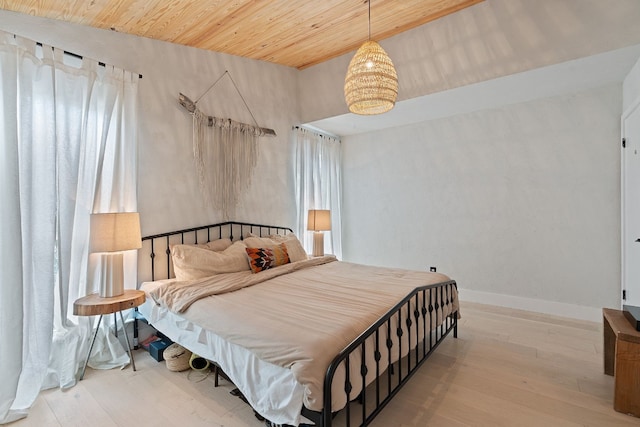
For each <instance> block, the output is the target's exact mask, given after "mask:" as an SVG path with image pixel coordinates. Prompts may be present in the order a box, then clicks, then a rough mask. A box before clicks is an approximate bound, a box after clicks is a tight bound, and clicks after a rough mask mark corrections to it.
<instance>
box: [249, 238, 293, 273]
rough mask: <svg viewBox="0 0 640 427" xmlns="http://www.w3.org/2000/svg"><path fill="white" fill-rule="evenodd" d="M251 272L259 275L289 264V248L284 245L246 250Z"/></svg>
mask: <svg viewBox="0 0 640 427" xmlns="http://www.w3.org/2000/svg"><path fill="white" fill-rule="evenodd" d="M245 250H246V252H247V255H248V257H249V265H250V266H251V271H253V272H254V273H259V272H261V271H264V270H268V269H270V268H273V267H278V266H280V265H284V264H288V263H289V255H288V254H287V247H286V246H285V245H284V243H281V244H279V245H275V246H273V247H271V248H246V249H245Z"/></svg>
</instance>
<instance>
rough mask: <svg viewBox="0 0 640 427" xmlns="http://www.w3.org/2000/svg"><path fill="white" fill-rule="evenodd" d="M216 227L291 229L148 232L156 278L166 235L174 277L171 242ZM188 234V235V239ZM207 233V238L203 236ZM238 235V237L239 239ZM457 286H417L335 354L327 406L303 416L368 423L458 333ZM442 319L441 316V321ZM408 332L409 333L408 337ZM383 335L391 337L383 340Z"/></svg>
mask: <svg viewBox="0 0 640 427" xmlns="http://www.w3.org/2000/svg"><path fill="white" fill-rule="evenodd" d="M216 229H217V230H216ZM212 230H216V231H215V232H214V233H213V236H214V240H215V239H221V238H225V237H228V238H229V239H231V240H234V232H239V237H238V238H239V239H243V238H244V236H245V233H246V232H250V233H254V234H256V235H258V236H261V237H262V236H264V235H270V234H286V233H287V232H292V230H291V229H290V228H288V227H280V226H269V225H261V224H252V223H245V222H236V221H227V222H223V223H219V224H211V225H206V226H202V227H194V228H188V229H184V230H178V231H173V232H168V233H161V234H155V235H152V236H146V237H143V238H142V240H143V245H144V242H145V241H150V252H149V254H150V258H151V260H150V261H151V277H150V279H151V280H156V269H155V267H156V263H157V262H158V260H156V258H157V253H156V252H155V242H156V240H158V239H161V240H164V244H163V246H165V250H164V254H163V256H166V267H167V269H166V273H167V274H166V276H165V277H164V278H169V277H171V275H172V271H171V262H170V261H171V257H170V249H169V247H170V245H171V244H172V243H181V244H184V243H199V239H200V242H202V243H206V242H209V241H211V240H212ZM178 235H179V236H180V238H179V239H178V240H177V241H176V236H178ZM185 236H187V238H186V239H185ZM172 238H173V239H174V240H173V241H172V240H171V239H172ZM205 238H206V240H204V239H205ZM238 238H235V240H237V239H238ZM203 240H204V241H203ZM140 261H142V260H140ZM454 288H455V290H456V291H457V284H456V282H455V281H453V280H451V281H446V282H442V283H437V284H434V285H427V286H421V287H418V288H416V289H414V290H413V291H412V292H411V293H410V294H409V295H407V296H406V297H405V298H404V299H403V300H402V301H400V302H399V303H398V304H396V305H395V306H394V307H393V308H391V309H390V310H389V311H388V312H387V313H386V314H385V315H384V316H382V317H381V318H380V319H378V321H377V322H375V323H374V324H373V325H371V326H370V327H369V328H368V329H367V330H366V331H364V332H363V333H362V334H360V335H359V336H358V337H357V338H356V339H355V340H353V341H352V342H351V343H350V344H349V345H348V346H347V347H345V348H344V349H343V350H342V351H341V352H340V353H339V354H338V355H337V356H336V357H335V358H334V359H333V361H332V362H331V364H330V365H329V367H328V369H327V372H326V375H325V379H324V391H323V402H324V406H323V409H322V411H312V410H310V409H307V408H306V407H304V406H303V408H302V415H303V416H304V417H305V418H307V419H309V420H310V421H311V422H313V423H314V424H315V425H316V426H322V427H331V426H332V425H333V423H334V421H335V422H336V423H337V422H340V425H344V426H345V427H351V426H352V425H354V426H366V425H368V424H369V423H370V422H371V421H372V420H373V419H374V418H375V417H376V416H377V415H378V414H379V413H380V411H382V409H383V408H384V407H385V406H386V405H387V404H388V403H389V402H390V401H391V399H392V398H393V397H394V396H395V395H396V394H397V393H398V392H399V391H400V389H401V388H402V386H404V384H406V383H407V381H409V379H410V378H411V377H412V376H413V374H414V373H415V372H416V371H417V369H418V368H419V367H420V366H421V365H422V364H423V363H424V362H425V361H426V360H427V358H428V357H429V356H430V355H431V354H432V353H433V351H434V350H435V349H436V348H437V347H438V346H439V345H440V343H441V342H442V341H443V340H444V338H445V337H446V336H447V335H449V333H450V332H452V331H453V336H454V337H455V338H457V336H458V311H453V310H451V313H449V314H448V315H444V310H445V308H449V306H450V305H451V306H453V303H454ZM451 308H452V307H451ZM439 310H440V311H439ZM439 313H440V314H439ZM438 318H439V320H440V322H439V324H438ZM420 326H422V333H420V329H421V328H420ZM136 329H137V324H136V323H134V335H135V336H137V334H136V333H135V332H137V330H136ZM394 334H395V336H396V337H397V342H396V343H394V340H393V339H392V338H391V337H392V336H393V335H394ZM405 334H406V335H407V336H406V338H403V337H404V335H405ZM381 336H382V337H387V338H386V339H383V338H381ZM403 342H406V343H407V348H406V349H405V350H404V351H403V348H402V346H403ZM371 346H373V347H371ZM395 346H398V347H399V348H398V349H397V354H398V355H399V358H398V360H395V361H394V360H392V359H391V354H392V351H395V350H396V349H395ZM381 350H384V351H381ZM383 352H384V353H386V356H387V360H383ZM356 354H357V356H356ZM367 354H370V355H373V359H374V361H375V363H374V365H375V366H367V364H366V363H365V360H366V355H367ZM351 364H355V365H354V366H355V367H358V366H359V372H360V377H361V378H360V379H359V380H360V381H361V382H360V384H364V385H365V386H364V387H362V390H361V391H360V392H359V393H358V394H357V395H355V396H354V395H353V394H352V392H353V381H352V380H351V378H350V372H351ZM340 368H343V369H344V371H345V380H344V387H343V389H344V392H345V394H346V402H347V403H346V406H345V407H344V408H339V410H338V411H334V410H333V409H332V406H331V405H332V403H331V402H332V384H333V381H334V376H335V374H336V372H337V371H338V370H339V369H340ZM370 369H375V379H374V380H373V381H372V382H370V384H367V383H366V381H365V379H366V376H367V374H368V373H369V370H370ZM354 394H355V393H354ZM353 405H359V408H358V409H357V410H352V406H353ZM269 425H273V424H269Z"/></svg>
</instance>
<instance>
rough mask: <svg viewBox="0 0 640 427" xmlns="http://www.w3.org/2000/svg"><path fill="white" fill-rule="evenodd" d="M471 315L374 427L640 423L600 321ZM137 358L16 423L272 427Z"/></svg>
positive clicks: (201, 384)
mask: <svg viewBox="0 0 640 427" xmlns="http://www.w3.org/2000/svg"><path fill="white" fill-rule="evenodd" d="M462 316H463V317H462V319H461V320H460V326H459V335H458V339H454V338H453V337H447V339H446V340H445V342H444V343H443V344H442V345H441V346H440V347H439V348H438V349H437V350H436V352H435V353H434V354H433V355H432V357H431V358H430V359H429V360H428V361H427V362H426V363H425V365H424V366H423V367H421V368H420V370H419V371H418V372H417V373H416V375H415V376H414V377H413V378H412V379H411V381H410V382H409V383H408V384H407V385H406V386H405V387H404V389H403V390H402V391H401V392H400V393H399V394H398V396H396V397H395V398H394V400H393V401H392V402H391V404H390V405H389V406H387V407H386V408H385V409H384V410H383V411H382V413H381V414H380V415H379V416H378V418H377V419H376V420H375V421H374V423H373V425H374V426H375V427H401V426H415V427H423V426H447V427H452V426H453V427H456V426H492V427H494V426H544V427H556V426H594V427H595V426H598V427H601V426H640V418H633V417H630V416H627V415H623V414H620V413H617V412H615V411H614V410H613V404H612V399H613V378H612V377H609V376H606V375H604V374H603V362H602V325H601V324H599V323H591V322H583V321H575V320H570V319H563V318H559V317H553V316H546V315H540V314H536V313H530V312H524V311H518V310H510V309H504V308H497V307H491V306H485V305H479V304H471V303H464V302H463V303H462ZM134 357H135V358H136V365H137V368H138V370H137V372H133V371H132V370H131V368H126V369H125V370H122V371H120V370H110V371H97V370H92V369H87V373H86V375H85V379H84V380H83V381H81V382H80V383H79V384H78V385H77V386H75V387H73V388H71V389H70V390H67V391H60V390H49V391H44V392H42V393H41V394H40V396H39V397H38V399H37V401H36V402H35V404H34V406H33V408H32V410H31V412H30V415H29V416H28V417H27V418H26V419H23V420H20V421H17V422H15V423H13V424H11V426H12V427H27V426H38V427H40V426H126V425H132V424H135V425H138V426H188V427H190V426H224V427H259V426H262V425H263V424H262V423H261V422H260V421H258V420H257V419H255V418H254V416H253V412H252V411H251V410H250V409H249V408H248V407H247V405H246V404H244V403H243V402H242V401H240V400H239V399H238V398H237V397H234V396H231V395H230V394H229V391H230V390H231V387H230V386H229V385H228V384H227V383H224V382H223V384H222V386H221V387H218V388H214V387H213V376H209V377H207V378H205V379H203V380H201V379H202V377H201V376H200V375H199V373H197V372H196V373H192V374H190V375H189V374H188V373H187V372H181V373H176V372H171V371H169V370H167V369H166V367H165V365H164V364H163V363H157V362H156V361H155V360H153V359H152V358H151V357H150V356H149V355H148V354H147V353H145V352H143V351H142V350H138V351H137V352H136V354H135V355H134ZM198 380H201V381H198Z"/></svg>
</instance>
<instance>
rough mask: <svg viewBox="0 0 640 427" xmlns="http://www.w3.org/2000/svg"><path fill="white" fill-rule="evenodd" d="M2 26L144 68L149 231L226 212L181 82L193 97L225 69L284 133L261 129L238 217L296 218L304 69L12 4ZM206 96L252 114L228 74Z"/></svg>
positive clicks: (211, 105)
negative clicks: (213, 190)
mask: <svg viewBox="0 0 640 427" xmlns="http://www.w3.org/2000/svg"><path fill="white" fill-rule="evenodd" d="M0 29H2V30H4V31H7V32H12V33H14V34H17V35H20V36H23V37H27V38H31V39H33V40H36V41H39V42H42V43H46V44H50V45H52V46H55V47H58V48H61V49H64V50H67V51H70V52H73V53H76V54H79V55H83V56H87V57H89V58H94V59H97V60H100V61H102V62H105V63H108V64H112V65H115V66H119V67H121V68H124V69H127V70H130V71H135V72H138V73H140V74H142V75H143V78H142V80H141V81H140V92H139V93H140V98H139V105H140V114H139V120H140V125H139V141H138V142H139V173H138V176H139V179H138V186H139V187H138V201H139V202H138V210H139V211H140V216H141V227H142V233H143V235H147V234H154V233H158V232H163V231H170V230H175V229H179V228H185V227H191V226H197V225H204V224H210V223H214V222H217V221H220V220H222V218H221V217H220V214H219V213H217V212H215V211H211V210H208V209H207V208H206V207H205V206H203V203H202V197H201V194H200V191H199V187H198V184H197V179H196V174H195V171H194V165H193V160H192V158H193V157H192V149H191V140H192V130H191V116H190V115H189V114H188V113H187V112H186V111H185V110H184V109H183V108H182V107H180V106H179V104H178V102H177V97H178V93H179V92H183V93H185V94H186V95H188V96H189V97H191V98H192V99H193V100H195V99H196V98H197V97H199V96H200V95H202V94H203V93H204V92H205V91H206V90H207V88H209V87H210V86H211V85H212V84H213V82H214V81H215V80H216V79H217V78H218V77H220V76H221V75H222V74H223V73H224V71H225V70H229V73H230V74H231V76H232V77H233V80H234V81H235V82H236V84H237V85H238V87H239V89H240V91H241V93H242V95H243V96H244V98H245V100H246V101H247V103H248V105H249V107H250V108H251V111H252V112H253V115H254V116H255V118H256V120H257V121H258V124H259V125H260V126H262V127H267V128H272V129H274V130H275V131H276V132H277V134H278V137H277V138H261V139H260V142H259V145H260V152H259V156H260V157H259V160H258V166H257V169H256V171H255V176H254V179H253V183H252V186H251V188H250V189H249V191H247V192H246V193H245V194H244V197H243V199H242V201H241V206H240V207H239V209H238V214H237V217H236V218H235V219H237V220H245V221H255V222H257V221H261V222H263V223H267V224H272V225H288V226H291V225H292V224H293V223H294V218H295V216H294V198H293V187H292V180H291V176H290V174H291V172H290V171H291V167H290V160H291V159H290V152H291V150H290V149H289V145H290V131H291V126H292V125H293V124H296V123H299V119H298V106H297V104H296V97H295V80H296V73H297V70H296V69H293V68H289V67H283V66H278V65H274V64H270V63H267V62H263V61H254V60H250V59H245V58H240V57H234V56H231V55H226V54H220V53H214V52H209V51H204V50H199V49H193V48H188V47H184V46H180V45H176V44H171V43H165V42H161V41H155V40H151V39H146V38H141V37H136V36H130V35H126V34H121V33H115V32H112V31H104V30H97V29H93V28H89V27H85V26H79V25H72V24H67V23H63V22H59V21H53V20H47V19H40V18H35V17H32V16H28V15H23V14H16V13H12V12H7V11H0ZM199 106H200V108H201V109H202V110H203V111H204V112H205V113H207V114H209V115H215V116H218V117H230V118H232V119H234V120H238V121H243V122H246V123H252V118H251V115H250V114H249V113H248V111H247V110H246V108H245V107H244V104H243V103H242V100H241V98H240V97H239V95H238V94H237V92H235V89H233V85H232V83H231V82H230V80H228V79H227V78H226V77H225V79H223V80H221V82H220V83H219V84H218V85H216V87H215V88H214V89H213V90H212V91H211V92H210V93H209V94H208V95H206V96H205V97H203V99H202V100H201V101H200V102H199Z"/></svg>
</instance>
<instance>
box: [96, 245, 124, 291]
mask: <svg viewBox="0 0 640 427" xmlns="http://www.w3.org/2000/svg"><path fill="white" fill-rule="evenodd" d="M122 258H123V255H122V252H112V253H103V254H101V255H100V266H101V267H100V276H101V278H102V281H101V283H100V297H101V298H110V297H117V296H120V295H122V294H124V268H123V266H122Z"/></svg>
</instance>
